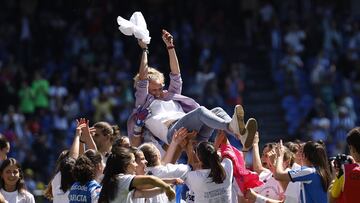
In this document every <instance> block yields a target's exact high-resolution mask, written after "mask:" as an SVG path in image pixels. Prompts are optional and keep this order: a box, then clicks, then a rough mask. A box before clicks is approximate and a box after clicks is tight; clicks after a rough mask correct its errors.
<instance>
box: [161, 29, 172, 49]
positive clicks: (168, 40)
mask: <svg viewBox="0 0 360 203" xmlns="http://www.w3.org/2000/svg"><path fill="white" fill-rule="evenodd" d="M162 39H163V41H164V42H165V44H166V47H173V46H174V38H173V36H172V35H171V34H170V33H169V32H168V31H166V30H164V29H163V30H162Z"/></svg>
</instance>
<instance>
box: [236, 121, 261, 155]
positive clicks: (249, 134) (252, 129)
mask: <svg viewBox="0 0 360 203" xmlns="http://www.w3.org/2000/svg"><path fill="white" fill-rule="evenodd" d="M257 129H258V127H257V121H256V120H255V118H250V119H249V120H248V121H247V122H246V125H245V130H246V133H245V134H243V135H241V136H240V141H241V144H242V145H243V148H242V151H243V152H246V151H249V149H250V148H251V147H252V145H253V142H254V137H255V134H256V131H257Z"/></svg>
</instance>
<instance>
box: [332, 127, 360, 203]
mask: <svg viewBox="0 0 360 203" xmlns="http://www.w3.org/2000/svg"><path fill="white" fill-rule="evenodd" d="M346 142H347V144H348V146H349V150H350V155H351V157H352V158H353V160H352V162H353V163H348V164H346V163H345V164H343V165H342V166H341V169H342V170H340V172H339V174H338V175H337V177H336V178H335V181H334V183H333V186H332V187H331V189H330V201H331V202H334V201H335V202H346V203H353V202H359V200H358V198H359V195H358V191H359V187H360V127H356V128H353V129H352V130H351V131H350V132H349V133H348V135H347V138H346ZM341 171H342V172H341Z"/></svg>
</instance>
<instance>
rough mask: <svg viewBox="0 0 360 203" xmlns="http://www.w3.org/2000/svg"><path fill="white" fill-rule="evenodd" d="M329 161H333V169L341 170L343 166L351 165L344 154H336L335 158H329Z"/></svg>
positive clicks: (348, 158)
mask: <svg viewBox="0 0 360 203" xmlns="http://www.w3.org/2000/svg"><path fill="white" fill-rule="evenodd" d="M329 161H330V162H331V161H334V165H335V168H341V165H343V164H351V163H352V162H351V159H350V157H349V156H348V155H346V154H338V155H336V156H335V157H330V158H329Z"/></svg>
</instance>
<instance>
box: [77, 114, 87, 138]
mask: <svg viewBox="0 0 360 203" xmlns="http://www.w3.org/2000/svg"><path fill="white" fill-rule="evenodd" d="M86 124H87V123H86V119H85V118H80V119H76V134H75V135H76V136H81V135H82V129H83V128H84V127H86Z"/></svg>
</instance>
